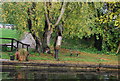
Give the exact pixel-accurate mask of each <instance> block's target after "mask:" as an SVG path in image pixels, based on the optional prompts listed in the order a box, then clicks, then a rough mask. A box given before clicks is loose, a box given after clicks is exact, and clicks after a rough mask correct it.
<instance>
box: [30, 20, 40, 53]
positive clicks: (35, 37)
mask: <svg viewBox="0 0 120 81" xmlns="http://www.w3.org/2000/svg"><path fill="white" fill-rule="evenodd" d="M28 29H29V31H30V33H31V34H32V36H33V38H34V40H35V42H36V46H35V51H36V52H40V46H41V44H40V40H39V39H38V38H37V36H36V35H35V33H33V32H32V21H31V19H28Z"/></svg>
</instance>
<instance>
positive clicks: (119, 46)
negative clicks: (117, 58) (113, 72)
mask: <svg viewBox="0 0 120 81" xmlns="http://www.w3.org/2000/svg"><path fill="white" fill-rule="evenodd" d="M119 50H120V42H119V45H118V49H117V51H116V54H118V52H119Z"/></svg>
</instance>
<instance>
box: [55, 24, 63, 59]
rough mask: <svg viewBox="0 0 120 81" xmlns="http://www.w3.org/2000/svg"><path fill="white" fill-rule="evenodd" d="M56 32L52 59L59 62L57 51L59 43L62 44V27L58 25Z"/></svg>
mask: <svg viewBox="0 0 120 81" xmlns="http://www.w3.org/2000/svg"><path fill="white" fill-rule="evenodd" d="M57 28H58V29H57V30H58V31H57V36H56V39H55V42H54V51H55V56H54V58H55V59H57V60H59V58H58V54H59V49H60V46H61V42H62V32H63V28H62V25H59V26H58V27H57Z"/></svg>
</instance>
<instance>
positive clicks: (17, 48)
mask: <svg viewBox="0 0 120 81" xmlns="http://www.w3.org/2000/svg"><path fill="white" fill-rule="evenodd" d="M18 45H19V41H17V49H18Z"/></svg>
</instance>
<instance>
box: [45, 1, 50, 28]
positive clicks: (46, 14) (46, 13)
mask: <svg viewBox="0 0 120 81" xmlns="http://www.w3.org/2000/svg"><path fill="white" fill-rule="evenodd" d="M44 7H45V17H46V20H47V24H48V26H50V20H49V17H48V12H47V7H46V2H45V3H44Z"/></svg>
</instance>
